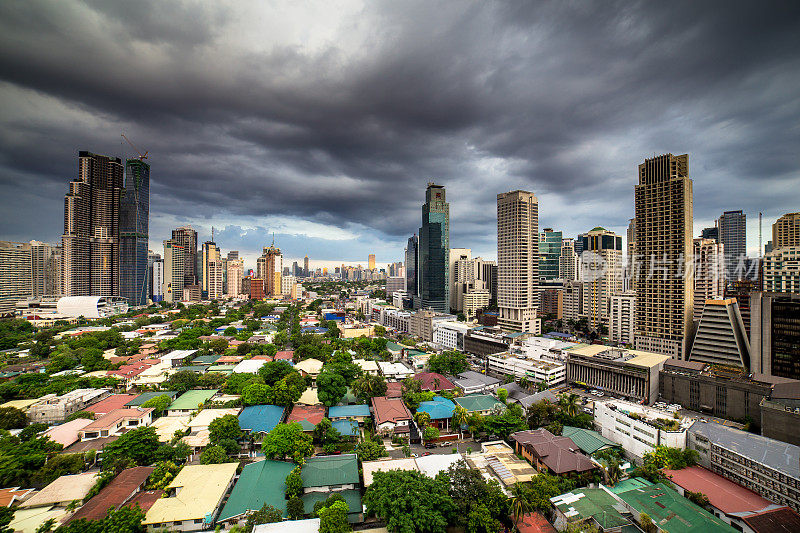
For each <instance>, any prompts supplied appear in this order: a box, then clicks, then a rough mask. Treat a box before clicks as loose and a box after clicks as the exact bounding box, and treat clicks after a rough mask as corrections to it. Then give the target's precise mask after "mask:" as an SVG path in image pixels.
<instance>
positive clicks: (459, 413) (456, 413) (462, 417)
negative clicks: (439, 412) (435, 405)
mask: <svg viewBox="0 0 800 533" xmlns="http://www.w3.org/2000/svg"><path fill="white" fill-rule="evenodd" d="M468 417H469V413H467V410H466V409H464V408H463V407H461V406H460V405H456V408H455V409H454V410H453V418H452V419H451V423H452V424H453V426H455V427H457V428H458V434H459V436H461V437H462V438H463V435H461V426H463V425H464V424H466V423H467V418H468Z"/></svg>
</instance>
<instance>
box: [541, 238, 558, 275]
mask: <svg viewBox="0 0 800 533" xmlns="http://www.w3.org/2000/svg"><path fill="white" fill-rule="evenodd" d="M561 241H562V236H561V232H560V231H553V228H545V229H544V230H542V233H541V234H540V235H539V279H558V278H559V263H560V259H561Z"/></svg>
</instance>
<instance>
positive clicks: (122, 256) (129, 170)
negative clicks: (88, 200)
mask: <svg viewBox="0 0 800 533" xmlns="http://www.w3.org/2000/svg"><path fill="white" fill-rule="evenodd" d="M149 221H150V165H148V164H147V163H145V162H144V161H142V160H140V159H128V160H127V161H126V162H125V191H124V193H123V194H122V200H121V206H120V224H119V225H120V230H119V234H120V253H119V261H120V292H119V295H120V296H122V297H123V298H127V299H128V305H130V306H137V305H145V304H146V303H147V299H148V298H147V297H148V292H149V288H150V287H149V285H150V284H149V276H148V268H147V267H148V261H147V244H148V238H149V227H150V224H149Z"/></svg>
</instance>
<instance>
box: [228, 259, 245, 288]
mask: <svg viewBox="0 0 800 533" xmlns="http://www.w3.org/2000/svg"><path fill="white" fill-rule="evenodd" d="M229 255H230V254H229ZM243 278H244V261H243V260H242V259H229V260H228V296H232V297H234V298H235V297H237V296H239V295H240V294H241V293H242V279H243Z"/></svg>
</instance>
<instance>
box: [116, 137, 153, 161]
mask: <svg viewBox="0 0 800 533" xmlns="http://www.w3.org/2000/svg"><path fill="white" fill-rule="evenodd" d="M122 138H123V139H125V140H126V141H128V144H130V145H131V147H132V148H133V150H134V151H135V152H136V153H137V154H139V160H140V161H144V160H145V159H147V154H149V153H150V152H147V151H146V152H145V153H142V151H141V150H139V149H138V148H137V147H136V145H135V144H133V142H131V140H130V139H128V138H127V137H126V136H125V134H124V133H123V134H122Z"/></svg>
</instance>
